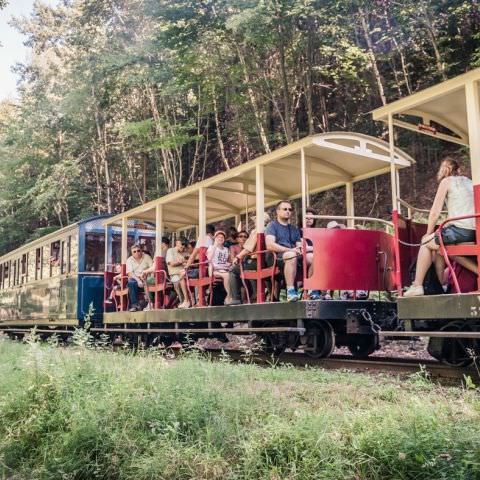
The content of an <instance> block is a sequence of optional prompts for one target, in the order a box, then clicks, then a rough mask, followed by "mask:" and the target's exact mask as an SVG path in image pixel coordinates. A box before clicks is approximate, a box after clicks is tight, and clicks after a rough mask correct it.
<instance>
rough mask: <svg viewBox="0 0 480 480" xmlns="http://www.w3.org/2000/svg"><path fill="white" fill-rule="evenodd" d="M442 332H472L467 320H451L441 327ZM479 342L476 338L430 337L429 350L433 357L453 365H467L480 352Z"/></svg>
mask: <svg viewBox="0 0 480 480" xmlns="http://www.w3.org/2000/svg"><path fill="white" fill-rule="evenodd" d="M440 330H441V331H442V332H471V331H472V328H471V326H470V325H468V324H467V323H465V322H461V321H455V322H450V323H448V324H447V325H445V326H443V327H442V328H441V329H440ZM478 350H479V342H478V340H477V339H474V338H447V337H443V338H430V341H429V343H428V352H429V353H430V355H432V357H434V358H436V359H437V360H440V361H441V362H443V363H445V364H446V365H450V366H452V367H467V366H468V365H471V364H472V363H473V359H474V356H475V355H478V353H479V351H478Z"/></svg>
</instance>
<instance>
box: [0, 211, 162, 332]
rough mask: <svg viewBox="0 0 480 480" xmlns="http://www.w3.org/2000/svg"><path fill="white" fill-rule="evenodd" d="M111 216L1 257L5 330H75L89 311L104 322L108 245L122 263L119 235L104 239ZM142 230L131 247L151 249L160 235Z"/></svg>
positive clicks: (0, 306)
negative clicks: (139, 243)
mask: <svg viewBox="0 0 480 480" xmlns="http://www.w3.org/2000/svg"><path fill="white" fill-rule="evenodd" d="M106 217H107V216H106V215H101V216H96V217H92V218H88V219H85V220H83V221H80V222H78V223H75V224H73V225H70V226H68V227H65V228H62V229H60V230H57V231H55V232H53V233H50V234H48V235H46V236H44V237H41V238H39V239H37V240H34V241H33V242H30V243H28V244H26V245H24V246H22V247H20V248H18V249H16V250H14V251H12V252H10V253H8V254H7V255H4V256H2V257H0V328H1V327H27V326H28V327H30V326H35V325H36V326H40V327H41V326H49V327H73V326H78V325H79V324H82V322H83V320H84V319H85V317H86V315H87V314H89V312H90V314H91V319H92V321H93V322H96V323H98V322H100V323H101V321H102V318H103V303H104V298H103V290H104V285H103V280H104V270H105V265H104V260H105V248H106V246H107V248H108V250H109V252H110V253H111V257H112V258H114V259H115V258H116V259H117V261H118V262H119V261H120V241H119V238H118V235H119V232H116V231H114V230H111V231H109V232H108V236H107V237H105V229H104V227H103V222H104V220H105V218H106ZM142 227H143V228H138V226H136V225H133V224H131V225H129V228H128V239H127V242H128V244H133V243H134V242H135V241H138V242H141V243H143V244H144V245H145V246H146V247H151V245H152V243H154V242H152V238H153V237H154V235H155V232H154V231H153V229H152V228H151V227H150V229H148V227H147V226H145V225H142ZM105 238H107V241H105Z"/></svg>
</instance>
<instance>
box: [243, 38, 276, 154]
mask: <svg viewBox="0 0 480 480" xmlns="http://www.w3.org/2000/svg"><path fill="white" fill-rule="evenodd" d="M237 52H238V58H239V60H240V63H241V65H242V68H243V77H244V79H245V84H246V85H247V93H248V98H249V100H250V103H251V104H252V108H253V115H254V117H255V123H256V124H257V131H258V134H259V135H260V140H261V142H262V146H263V150H264V151H265V153H270V152H271V149H270V144H269V143H268V139H267V135H266V133H265V129H264V127H263V122H262V116H261V113H260V109H259V108H258V103H257V99H256V98H255V93H254V92H253V89H252V87H251V86H250V76H249V74H248V70H247V65H246V62H245V57H244V55H243V53H242V52H241V50H240V48H239V47H237Z"/></svg>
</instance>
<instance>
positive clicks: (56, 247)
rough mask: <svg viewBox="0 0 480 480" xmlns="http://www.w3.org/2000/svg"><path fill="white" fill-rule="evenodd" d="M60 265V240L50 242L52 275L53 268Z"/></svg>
mask: <svg viewBox="0 0 480 480" xmlns="http://www.w3.org/2000/svg"><path fill="white" fill-rule="evenodd" d="M59 265H60V240H57V241H55V242H52V243H51V244H50V276H52V273H53V269H54V268H56V267H58V266H59Z"/></svg>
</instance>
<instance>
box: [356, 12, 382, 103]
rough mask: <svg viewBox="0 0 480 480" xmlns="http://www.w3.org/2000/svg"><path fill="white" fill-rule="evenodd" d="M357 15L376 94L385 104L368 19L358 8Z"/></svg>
mask: <svg viewBox="0 0 480 480" xmlns="http://www.w3.org/2000/svg"><path fill="white" fill-rule="evenodd" d="M358 14H359V17H360V23H361V25H362V30H363V36H364V38H365V41H366V43H367V47H368V48H367V51H368V57H369V59H370V65H371V67H372V70H373V74H374V75H375V81H376V83H377V88H378V94H379V95H380V99H381V100H382V104H383V105H386V104H387V98H386V97H385V88H384V86H383V81H382V76H381V75H380V70H379V68H378V63H377V58H376V56H375V52H374V50H373V43H372V38H371V37H370V31H369V26H368V18H367V13H366V12H365V11H364V10H362V9H361V8H360V7H359V8H358Z"/></svg>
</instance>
